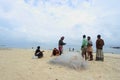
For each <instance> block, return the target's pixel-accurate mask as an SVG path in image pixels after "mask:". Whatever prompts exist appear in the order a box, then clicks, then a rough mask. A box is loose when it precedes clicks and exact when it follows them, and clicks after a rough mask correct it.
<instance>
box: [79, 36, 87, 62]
mask: <svg viewBox="0 0 120 80" xmlns="http://www.w3.org/2000/svg"><path fill="white" fill-rule="evenodd" d="M87 44H88V42H87V39H86V35H83V40H82V46H81V50H82V57H83V58H85V60H87V54H86V51H87Z"/></svg>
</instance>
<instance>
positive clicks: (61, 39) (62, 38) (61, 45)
mask: <svg viewBox="0 0 120 80" xmlns="http://www.w3.org/2000/svg"><path fill="white" fill-rule="evenodd" d="M63 40H64V36H62V37H61V38H60V40H59V42H58V48H59V52H60V55H61V54H62V53H63V45H66V43H64V42H63Z"/></svg>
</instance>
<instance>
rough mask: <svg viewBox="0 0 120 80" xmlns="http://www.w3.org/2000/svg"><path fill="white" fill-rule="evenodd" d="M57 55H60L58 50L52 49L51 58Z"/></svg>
mask: <svg viewBox="0 0 120 80" xmlns="http://www.w3.org/2000/svg"><path fill="white" fill-rule="evenodd" d="M59 55H60V53H59V50H58V49H57V48H54V49H53V51H52V55H51V57H52V56H59Z"/></svg>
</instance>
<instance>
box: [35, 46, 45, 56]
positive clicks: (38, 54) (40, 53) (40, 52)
mask: <svg viewBox="0 0 120 80" xmlns="http://www.w3.org/2000/svg"><path fill="white" fill-rule="evenodd" d="M43 52H44V51H40V46H38V47H37V49H36V51H35V56H37V57H38V58H42V57H43Z"/></svg>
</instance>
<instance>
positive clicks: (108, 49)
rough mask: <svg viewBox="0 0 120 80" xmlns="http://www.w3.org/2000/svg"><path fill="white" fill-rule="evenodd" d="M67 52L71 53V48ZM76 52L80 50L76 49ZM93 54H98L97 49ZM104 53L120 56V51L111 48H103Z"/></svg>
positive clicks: (94, 49)
mask: <svg viewBox="0 0 120 80" xmlns="http://www.w3.org/2000/svg"><path fill="white" fill-rule="evenodd" d="M65 51H69V48H68V49H67V48H66V49H65ZM75 51H78V52H80V51H81V50H80V48H75ZM93 52H94V53H96V48H93ZM103 52H104V53H112V54H120V49H114V48H110V47H105V48H103Z"/></svg>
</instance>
